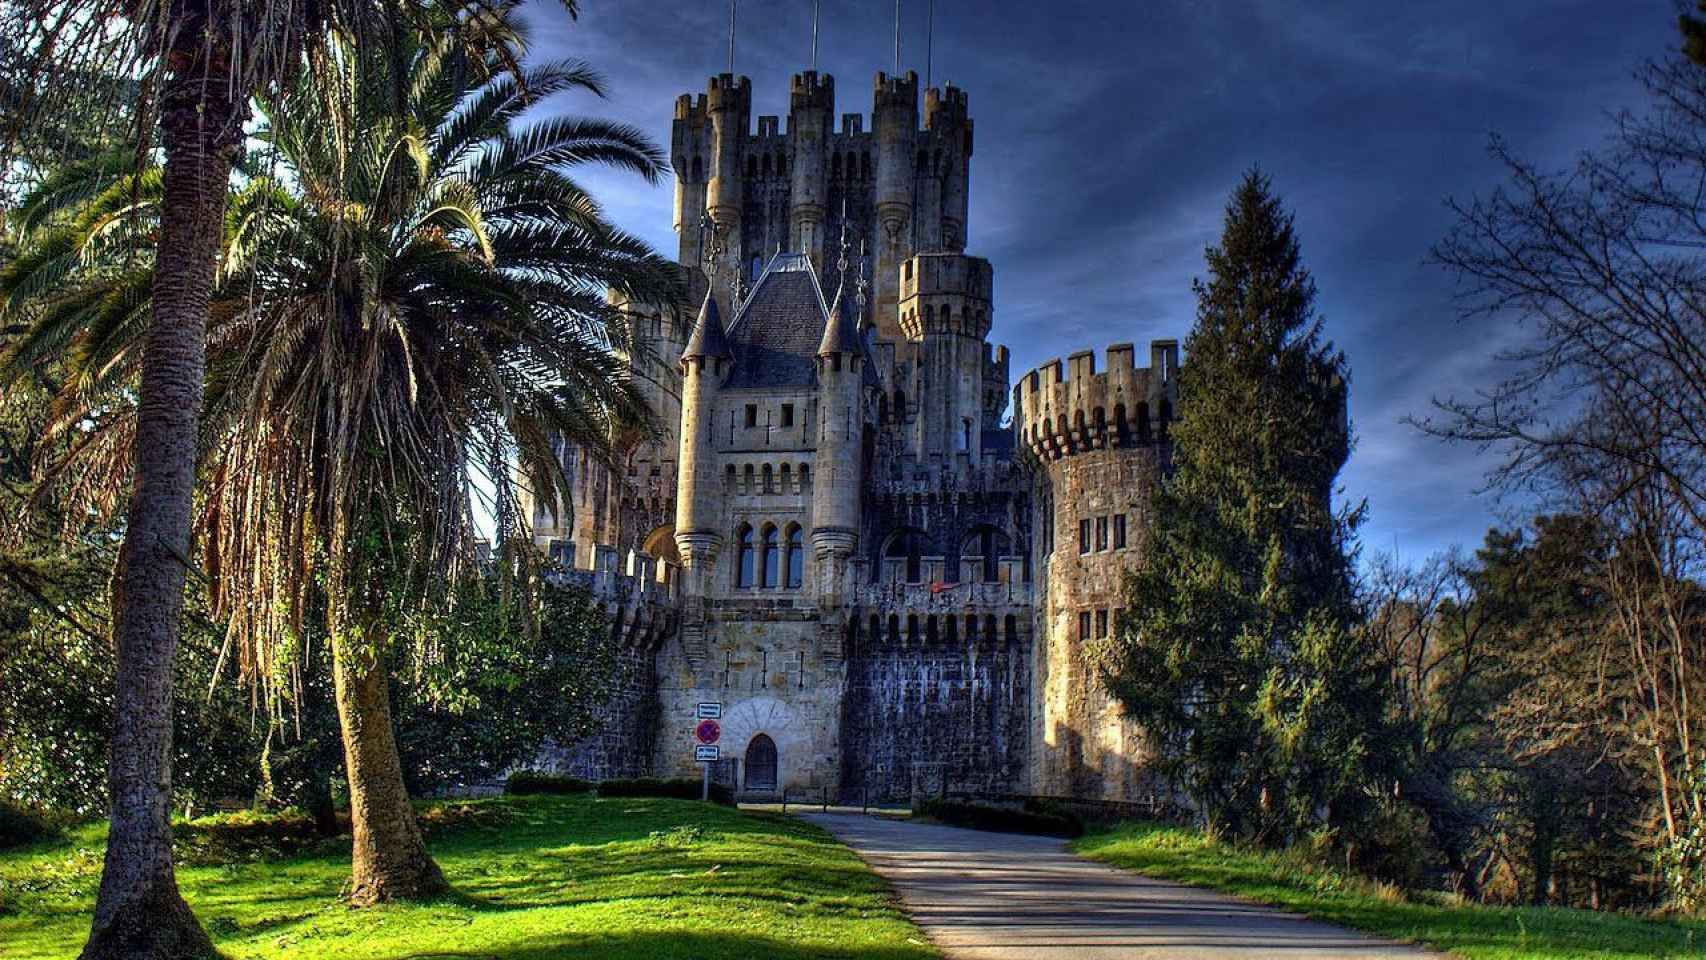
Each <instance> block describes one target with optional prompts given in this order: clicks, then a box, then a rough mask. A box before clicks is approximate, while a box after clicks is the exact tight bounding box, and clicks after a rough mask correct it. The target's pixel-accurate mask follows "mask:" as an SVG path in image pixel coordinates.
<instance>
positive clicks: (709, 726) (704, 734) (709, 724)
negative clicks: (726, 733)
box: [693, 720, 723, 743]
mask: <svg viewBox="0 0 1706 960" xmlns="http://www.w3.org/2000/svg"><path fill="white" fill-rule="evenodd" d="M693 735H694V736H695V737H698V738H699V742H700V743H716V742H717V741H718V740H720V739H722V736H723V728H722V727H721V726H720V725H718V723H717V721H715V720H701V721H699V725H698V726H697V727H694V728H693Z"/></svg>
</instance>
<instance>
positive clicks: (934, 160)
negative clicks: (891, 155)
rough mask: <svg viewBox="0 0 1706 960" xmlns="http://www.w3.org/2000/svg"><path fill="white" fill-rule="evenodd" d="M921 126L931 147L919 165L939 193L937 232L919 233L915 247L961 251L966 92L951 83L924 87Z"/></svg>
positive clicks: (968, 135) (967, 165)
mask: <svg viewBox="0 0 1706 960" xmlns="http://www.w3.org/2000/svg"><path fill="white" fill-rule="evenodd" d="M924 129H925V130H926V131H928V133H929V142H930V144H931V146H932V147H933V149H932V151H931V153H930V154H929V155H928V156H927V157H924V158H922V159H923V164H921V165H928V166H929V168H930V174H931V177H932V181H931V182H932V185H933V186H935V187H937V189H938V190H939V191H940V194H939V196H938V197H937V198H935V199H936V201H937V202H936V209H937V210H938V211H939V214H938V216H937V217H936V219H935V224H936V225H937V232H936V233H935V234H934V235H931V236H924V235H921V236H919V238H918V249H920V250H946V251H949V252H951V253H960V252H962V251H964V250H965V248H966V211H967V207H968V205H969V202H970V192H969V180H970V176H971V151H972V121H971V118H970V116H969V113H968V109H967V105H966V92H965V91H964V90H961V89H959V88H958V87H955V86H953V85H951V84H950V85H948V86H945V87H942V88H941V89H936V88H934V87H932V88H931V89H929V90H927V91H925V93H924ZM921 179H922V178H921ZM924 226H926V227H928V226H929V225H928V224H927V225H924Z"/></svg>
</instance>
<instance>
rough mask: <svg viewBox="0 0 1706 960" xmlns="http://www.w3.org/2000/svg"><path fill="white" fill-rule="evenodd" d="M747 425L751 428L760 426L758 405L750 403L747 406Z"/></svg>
mask: <svg viewBox="0 0 1706 960" xmlns="http://www.w3.org/2000/svg"><path fill="white" fill-rule="evenodd" d="M746 425H747V426H749V427H756V426H758V404H756V403H749V404H747V405H746Z"/></svg>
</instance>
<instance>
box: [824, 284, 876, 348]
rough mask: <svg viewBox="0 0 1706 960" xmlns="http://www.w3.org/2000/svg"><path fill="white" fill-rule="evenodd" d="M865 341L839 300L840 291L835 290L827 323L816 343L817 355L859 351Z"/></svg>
mask: <svg viewBox="0 0 1706 960" xmlns="http://www.w3.org/2000/svg"><path fill="white" fill-rule="evenodd" d="M864 347H865V341H864V339H863V338H861V337H860V336H859V331H858V329H857V328H856V326H855V325H854V321H853V320H851V319H849V318H848V316H847V309H846V307H845V305H843V304H842V302H841V291H840V290H837V291H836V292H835V304H834V305H833V306H831V307H830V308H829V324H828V325H827V326H825V327H824V328H823V340H822V341H820V342H819V343H818V345H817V353H818V356H820V357H821V356H826V355H828V354H832V353H859V352H861V351H863V350H864Z"/></svg>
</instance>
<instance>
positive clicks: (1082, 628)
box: [1078, 610, 1090, 640]
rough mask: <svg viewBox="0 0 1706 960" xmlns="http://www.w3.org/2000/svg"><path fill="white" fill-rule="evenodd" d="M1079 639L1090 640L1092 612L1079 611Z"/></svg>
mask: <svg viewBox="0 0 1706 960" xmlns="http://www.w3.org/2000/svg"><path fill="white" fill-rule="evenodd" d="M1078 639H1080V640H1088V639H1090V611H1088V610H1080V611H1078Z"/></svg>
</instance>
